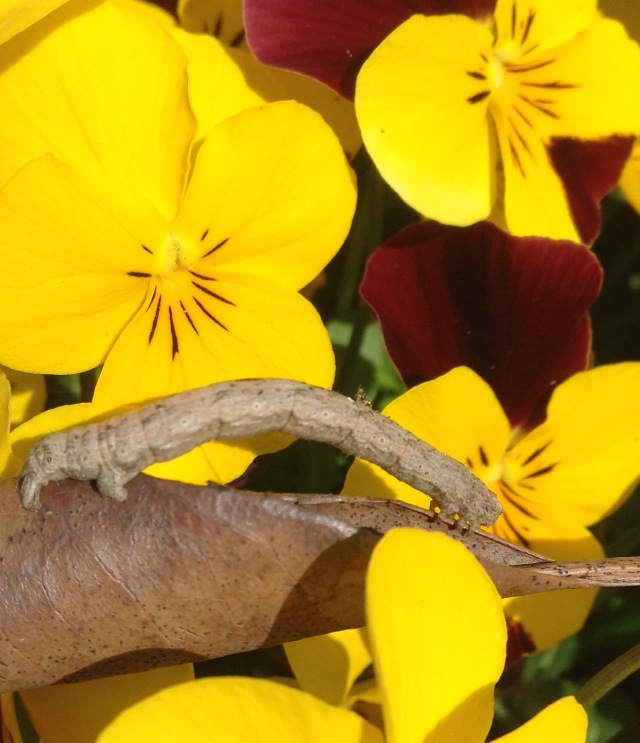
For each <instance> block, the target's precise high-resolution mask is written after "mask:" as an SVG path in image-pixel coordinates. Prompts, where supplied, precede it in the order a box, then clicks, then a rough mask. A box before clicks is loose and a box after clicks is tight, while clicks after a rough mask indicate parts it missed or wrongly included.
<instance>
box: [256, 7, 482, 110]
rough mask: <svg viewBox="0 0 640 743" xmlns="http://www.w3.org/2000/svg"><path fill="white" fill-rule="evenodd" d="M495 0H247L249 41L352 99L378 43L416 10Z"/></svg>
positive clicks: (266, 57)
mask: <svg viewBox="0 0 640 743" xmlns="http://www.w3.org/2000/svg"><path fill="white" fill-rule="evenodd" d="M495 3H496V0H245V3H244V22H245V29H246V32H247V41H248V43H249V46H250V47H251V50H252V51H253V53H254V54H255V56H256V57H257V58H258V59H259V60H261V61H262V62H264V63H265V64H269V65H273V66H275V67H284V68H285V69H288V70H295V71H296V72H302V73H304V74H305V75H310V76H311V77H315V78H317V79H318V80H321V81H322V82H323V83H325V84H326V85H328V86H329V87H331V88H333V89H334V90H337V91H338V92H339V93H341V94H342V95H344V96H345V97H347V98H351V99H352V98H353V91H354V86H355V79H356V76H357V74H358V71H359V70H360V67H361V66H362V64H363V62H364V61H365V59H366V58H367V57H368V56H369V54H370V53H371V52H372V51H373V50H374V49H375V47H376V46H378V44H379V43H380V42H381V41H382V40H383V39H384V38H385V37H386V36H388V35H389V34H390V33H391V31H393V29H394V28H396V27H397V26H399V25H400V24H401V23H402V22H403V21H405V20H406V19H407V18H409V17H410V16H412V15H414V14H415V13H424V14H426V15H443V14H446V13H463V14H466V15H470V16H471V17H473V18H481V19H482V18H487V17H489V16H491V15H492V14H493V10H494V7H495Z"/></svg>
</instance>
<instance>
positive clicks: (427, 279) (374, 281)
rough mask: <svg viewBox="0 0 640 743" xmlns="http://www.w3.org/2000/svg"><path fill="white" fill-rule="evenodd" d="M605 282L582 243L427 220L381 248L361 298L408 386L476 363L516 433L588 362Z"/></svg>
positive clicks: (489, 226) (484, 225)
mask: <svg viewBox="0 0 640 743" xmlns="http://www.w3.org/2000/svg"><path fill="white" fill-rule="evenodd" d="M601 281H602V270H601V268H600V265H599V263H598V261H597V259H596V258H595V257H594V256H593V255H592V254H591V253H590V252H589V251H588V250H587V248H585V247H583V246H582V245H575V244H573V243H570V242H565V241H554V240H548V239H542V238H533V237H527V238H515V237H512V236H510V235H507V234H506V233H504V232H502V231H501V230H499V229H498V228H497V227H495V226H494V225H492V224H490V223H488V222H481V223H479V224H476V225H474V226H472V227H464V228H461V227H446V226H444V225H440V224H437V223H435V222H420V223H417V224H413V225H410V226H409V227H406V228H405V229H404V230H402V231H401V232H399V233H397V234H396V235H394V236H393V237H392V238H390V239H389V240H388V241H387V242H386V243H384V245H382V246H381V247H380V248H378V249H377V250H376V251H375V253H374V254H373V255H372V256H371V258H370V259H369V262H368V264H367V269H366V273H365V277H364V280H363V282H362V285H361V287H360V293H361V295H362V297H363V299H364V300H365V301H366V302H367V304H368V305H369V307H370V308H371V309H372V310H373V312H374V313H375V314H376V315H377V317H378V318H379V320H380V324H381V327H382V332H383V335H384V339H385V343H386V345H387V349H388V351H389V354H390V356H391V358H392V359H393V361H394V363H395V364H396V366H397V367H398V370H399V371H400V373H401V375H402V377H403V379H404V381H405V382H406V383H407V384H408V385H409V386H413V385H416V384H418V383H420V382H423V381H425V380H428V379H433V378H434V377H437V376H439V375H441V374H444V373H445V372H447V371H449V370H450V369H453V368H454V367H456V366H461V365H465V366H469V367H471V368H472V369H474V370H475V371H476V372H477V373H478V374H479V375H480V376H481V377H483V379H485V380H486V381H487V382H488V383H489V384H490V385H491V387H492V388H493V390H494V391H495V393H496V395H497V396H498V399H499V400H500V402H501V404H502V406H503V407H504V409H505V411H506V413H507V415H508V416H509V420H510V421H511V424H512V426H514V427H516V426H530V425H533V424H535V423H537V422H539V421H540V420H541V419H542V417H543V415H544V409H545V406H546V403H547V400H548V398H549V395H550V394H551V391H552V389H553V388H554V387H555V386H556V385H557V384H558V383H559V382H561V381H562V380H563V379H566V377H568V376H570V375H571V374H574V373H575V372H577V371H580V370H581V369H584V368H585V367H586V366H587V362H588V357H589V345H590V323H589V317H588V309H589V307H590V306H591V304H592V303H593V301H594V300H595V299H596V297H597V296H598V292H599V290H600V285H601Z"/></svg>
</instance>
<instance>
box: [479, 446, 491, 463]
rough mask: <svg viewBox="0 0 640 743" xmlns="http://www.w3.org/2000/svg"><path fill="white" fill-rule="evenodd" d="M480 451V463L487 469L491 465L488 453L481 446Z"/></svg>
mask: <svg viewBox="0 0 640 743" xmlns="http://www.w3.org/2000/svg"><path fill="white" fill-rule="evenodd" d="M478 451H479V452H480V461H481V462H482V464H483V465H484V466H485V467H487V466H488V465H489V459H488V457H487V453H486V452H485V450H484V449H483V448H482V447H481V446H479V447H478Z"/></svg>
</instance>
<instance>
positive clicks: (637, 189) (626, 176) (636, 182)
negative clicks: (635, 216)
mask: <svg viewBox="0 0 640 743" xmlns="http://www.w3.org/2000/svg"><path fill="white" fill-rule="evenodd" d="M620 188H621V189H622V193H623V194H624V195H625V197H626V199H627V201H628V202H629V203H630V204H631V206H632V207H633V208H634V209H635V210H636V211H637V212H640V140H636V143H635V144H634V146H633V150H632V152H631V157H630V158H629V160H628V161H627V164H626V165H625V168H624V170H623V171H622V176H621V178H620Z"/></svg>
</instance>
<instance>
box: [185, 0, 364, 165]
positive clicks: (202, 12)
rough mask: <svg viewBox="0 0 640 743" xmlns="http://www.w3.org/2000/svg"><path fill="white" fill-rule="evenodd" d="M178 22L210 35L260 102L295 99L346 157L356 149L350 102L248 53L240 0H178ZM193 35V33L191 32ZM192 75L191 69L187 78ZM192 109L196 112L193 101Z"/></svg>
mask: <svg viewBox="0 0 640 743" xmlns="http://www.w3.org/2000/svg"><path fill="white" fill-rule="evenodd" d="M177 13H178V18H179V19H180V25H181V26H182V27H183V28H185V29H187V31H192V32H194V33H205V34H214V35H215V37H216V38H218V39H220V41H222V42H223V43H224V45H225V46H226V48H227V52H228V54H229V56H230V57H231V59H233V60H234V61H235V62H236V63H237V64H238V65H239V67H240V68H241V69H242V72H243V75H244V77H245V79H246V81H247V84H248V85H249V86H250V87H251V89H252V90H253V91H254V92H255V94H257V95H259V96H260V97H261V98H262V99H263V100H264V101H286V100H295V101H298V102H299V103H304V104H306V105H307V106H309V107H310V108H312V109H313V110H314V111H317V112H318V113H320V114H321V115H322V117H323V118H324V120H325V121H326V122H327V123H328V124H329V126H331V128H332V129H333V130H334V131H335V133H336V134H337V135H338V138H339V139H340V142H341V143H342V147H343V148H344V150H345V153H346V154H347V157H349V158H351V157H353V156H354V155H355V154H356V152H357V151H358V150H359V149H360V146H361V144H362V139H361V137H360V130H359V128H358V123H357V121H356V117H355V111H354V108H353V103H352V102H351V101H347V100H346V99H345V98H343V97H342V96H341V95H338V93H336V92H334V91H333V90H331V89H330V88H328V87H327V86H325V85H323V84H322V83H320V82H318V81H317V80H314V79H313V78H311V77H308V76H307V75H300V74H298V73H296V72H289V71H288V70H281V69H277V68H276V67H268V66H267V65H264V64H262V63H261V62H258V60H257V59H256V58H255V57H254V56H253V55H252V54H251V53H250V51H249V48H248V46H247V43H246V41H245V36H244V25H243V22H242V0H214V1H213V2H211V1H210V0H179V2H178V10H177ZM191 36H192V38H193V35H191ZM192 78H193V69H191V70H190V72H189V79H190V80H191V79H192ZM194 108H195V110H196V113H198V105H197V102H196V101H194Z"/></svg>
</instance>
